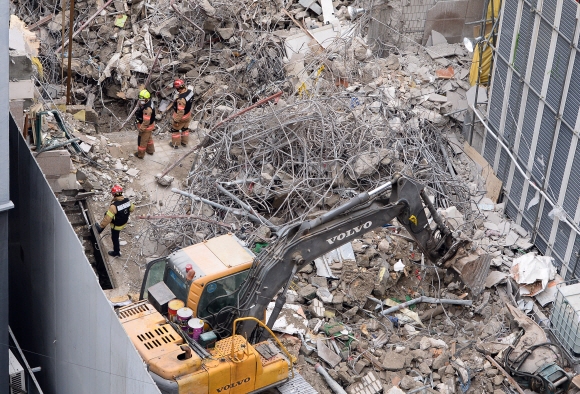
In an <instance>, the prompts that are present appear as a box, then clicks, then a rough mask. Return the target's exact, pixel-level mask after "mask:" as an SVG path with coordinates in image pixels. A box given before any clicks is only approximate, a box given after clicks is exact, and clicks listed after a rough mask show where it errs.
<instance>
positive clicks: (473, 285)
mask: <svg viewBox="0 0 580 394" xmlns="http://www.w3.org/2000/svg"><path fill="white" fill-rule="evenodd" d="M490 263H491V256H490V255H489V254H482V255H468V256H466V257H462V258H459V259H455V260H451V261H450V262H448V264H449V265H448V266H449V267H451V268H453V270H455V271H456V272H457V273H458V274H459V277H460V278H461V280H462V281H463V283H465V285H466V286H467V287H469V289H470V290H471V294H473V297H477V296H478V295H479V294H480V293H481V292H482V291H483V289H484V287H485V280H486V279H487V275H488V274H489V265H490ZM446 265H447V264H446Z"/></svg>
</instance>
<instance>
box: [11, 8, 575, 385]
mask: <svg viewBox="0 0 580 394" xmlns="http://www.w3.org/2000/svg"><path fill="white" fill-rule="evenodd" d="M28 3H30V4H32V3H31V2H30V0H24V3H22V2H21V3H19V4H20V6H19V7H17V8H18V12H19V13H21V15H18V16H19V17H20V19H21V20H22V21H24V23H27V24H29V25H34V30H33V32H32V33H31V32H30V31H28V30H27V29H26V28H25V27H24V25H23V24H22V25H19V24H18V23H17V22H16V21H15V22H14V31H13V24H12V21H11V26H10V48H11V53H10V57H11V67H10V76H11V80H12V79H13V77H12V76H13V75H15V77H14V79H18V80H20V82H22V81H28V82H25V83H27V86H26V89H27V90H24V89H22V92H26V93H27V94H28V93H30V92H32V94H31V95H32V96H33V97H32V98H28V99H27V98H23V97H20V96H19V97H20V98H19V99H18V100H19V102H20V101H24V102H26V101H25V100H29V101H30V102H26V103H27V104H26V106H24V105H23V103H20V104H21V106H20V107H19V108H23V109H25V110H27V111H28V112H27V117H28V122H29V123H27V124H29V125H30V124H32V126H31V127H29V128H28V129H27V130H26V132H27V133H29V134H28V142H29V144H30V146H31V149H32V150H34V151H36V152H41V151H42V153H38V154H37V156H36V157H37V161H38V163H39V165H40V167H41V168H42V169H43V171H44V173H45V175H46V177H47V180H48V181H49V183H50V184H51V186H52V187H53V190H54V191H55V193H57V194H60V195H65V194H68V195H71V194H72V195H76V194H77V193H79V192H81V193H82V192H85V193H88V192H90V193H92V194H91V196H90V197H87V198H88V201H89V204H90V205H92V206H93V207H97V208H98V209H96V210H97V211H99V212H101V210H102V209H103V208H105V207H106V206H107V204H108V203H109V202H110V199H109V197H110V194H109V190H110V188H111V186H113V185H115V184H120V185H123V187H124V188H125V190H126V191H127V195H128V196H129V197H130V198H131V199H132V201H133V202H134V203H135V204H136V205H137V206H138V208H137V209H138V210H140V214H142V215H151V216H153V215H165V217H166V219H162V220H146V219H143V220H141V221H140V223H139V224H138V223H135V221H136V220H134V219H131V221H130V222H129V224H128V226H127V229H126V230H125V231H126V233H125V232H124V236H125V238H124V241H125V242H127V245H126V246H124V248H125V249H129V248H132V249H131V250H132V252H130V253H127V255H128V256H129V257H128V259H129V260H127V259H125V258H124V259H122V260H123V261H122V262H121V261H120V260H121V259H116V260H119V261H116V260H115V261H113V262H110V261H109V264H110V265H111V267H112V268H113V269H112V271H113V272H116V273H118V275H120V281H121V282H122V283H123V284H125V285H126V286H127V288H128V290H127V291H126V292H127V293H129V292H133V293H135V292H138V291H139V290H140V283H141V278H142V275H143V272H142V271H143V267H145V265H146V263H147V262H148V261H150V260H152V259H153V258H158V257H160V256H164V255H166V254H168V253H169V252H170V251H174V250H176V249H177V248H180V247H183V246H188V245H191V244H193V243H197V242H201V241H203V240H207V239H210V238H213V237H214V236H216V235H220V234H224V233H226V232H232V233H234V234H235V235H236V236H237V237H238V238H239V239H240V240H242V241H243V242H245V243H246V245H247V247H248V248H249V249H252V250H253V251H254V253H256V254H257V255H259V253H260V250H261V249H263V248H268V245H269V244H271V243H273V242H276V239H277V237H278V236H279V234H280V230H281V229H282V228H283V226H285V225H290V226H292V225H296V224H299V223H303V222H304V221H305V220H310V219H314V218H317V217H320V216H321V215H323V214H324V213H325V212H328V211H329V210H331V209H333V208H336V207H338V206H340V205H341V204H343V203H344V202H345V201H346V200H348V199H350V198H352V197H353V196H356V195H358V194H359V193H361V192H365V191H368V190H371V189H373V188H375V187H376V186H378V185H381V184H384V183H385V182H386V181H391V180H392V179H393V178H394V176H395V175H396V174H401V175H402V176H407V177H413V178H415V179H417V180H418V181H419V182H421V183H423V184H424V185H425V191H426V192H427V195H428V196H430V198H431V201H432V203H433V205H434V206H435V208H436V209H437V211H438V212H439V213H440V214H441V216H442V218H443V220H444V222H445V224H446V226H448V227H449V228H450V230H451V231H452V232H453V233H454V235H456V236H457V237H458V238H463V239H465V240H468V241H469V243H468V244H467V245H466V246H464V247H462V248H460V249H459V251H458V253H457V255H456V256H455V257H454V258H453V259H452V260H451V261H450V262H449V266H450V267H455V266H464V267H469V266H470V265H472V264H474V263H475V262H476V261H479V260H480V259H482V258H484V257H485V258H486V257H487V256H489V257H490V258H491V265H492V267H491V268H490V272H489V274H487V273H482V279H484V280H485V291H484V292H483V293H482V294H481V295H478V296H477V297H475V296H474V293H473V292H472V291H471V290H470V289H469V288H468V287H466V286H465V285H464V284H463V282H462V281H461V280H460V279H459V277H458V276H457V275H456V273H455V271H454V270H453V269H452V268H450V269H448V270H444V269H443V267H434V266H433V265H432V263H430V262H429V259H428V258H427V257H426V256H425V255H424V254H423V252H422V251H421V250H419V249H418V248H417V245H416V244H415V242H413V241H412V237H411V236H410V235H409V234H407V233H406V231H405V230H404V227H403V226H401V223H400V222H399V221H398V220H405V218H403V217H402V216H401V217H400V218H399V219H395V220H393V221H392V222H390V223H374V224H373V226H374V225H376V226H377V227H376V228H374V229H373V231H370V232H368V233H365V234H363V233H361V234H360V236H359V237H358V238H356V239H354V240H353V241H352V243H349V244H347V245H344V246H342V247H341V248H339V249H337V250H335V251H333V252H330V253H328V254H326V255H324V256H322V257H320V258H317V259H316V260H315V261H314V264H312V262H310V261H309V262H308V263H307V264H306V265H304V266H303V267H301V269H300V270H299V271H298V272H296V273H295V275H294V277H293V278H292V281H291V282H290V283H289V290H288V291H287V293H286V304H285V305H284V307H283V309H282V312H281V314H280V316H279V318H278V320H277V321H276V323H275V325H274V327H273V329H274V330H275V331H276V332H279V333H282V334H283V336H286V337H287V338H291V339H290V340H295V341H296V342H297V346H296V356H298V364H299V367H300V368H301V374H303V375H304V376H305V378H306V379H307V380H309V381H310V380H311V381H312V384H316V382H318V384H317V386H318V387H317V390H318V391H319V392H321V393H322V394H328V393H330V391H329V389H328V387H327V385H326V383H325V381H322V378H321V377H320V375H319V374H316V373H314V374H312V375H309V374H308V373H307V372H308V371H309V370H311V372H312V371H313V370H314V369H313V367H312V366H311V365H309V362H310V361H312V364H314V363H316V362H318V361H321V362H322V361H323V362H324V363H325V365H326V366H328V367H329V369H328V371H325V373H326V374H327V376H328V377H329V379H330V380H326V382H328V384H331V383H332V382H334V383H332V385H334V384H336V385H338V386H339V387H338V388H337V390H338V389H341V390H343V391H344V390H346V392H348V393H349V394H359V393H365V394H366V393H369V394H371V393H379V392H383V393H390V394H398V393H405V392H430V393H459V392H465V391H467V392H473V393H494V392H497V391H498V390H502V387H503V385H504V384H506V383H505V382H504V376H503V374H501V373H499V372H498V370H497V369H496V368H495V367H493V366H492V365H491V364H490V363H489V362H487V361H486V358H485V356H486V355H492V356H494V357H495V356H496V355H497V354H498V353H500V352H502V351H504V350H505V349H506V348H507V347H508V346H509V345H512V344H513V343H514V340H515V338H516V337H517V335H519V333H520V331H519V328H518V327H515V325H513V324H510V322H512V321H513V317H512V314H511V313H510V311H509V308H510V307H513V308H515V305H517V304H518V302H519V303H520V305H522V308H523V309H526V310H531V311H532V312H531V313H534V314H536V312H535V310H536V309H537V306H536V305H535V301H538V303H540V304H541V305H548V304H549V303H550V302H553V300H554V296H555V289H556V286H557V285H559V284H561V282H562V281H563V279H562V278H561V277H557V276H555V268H554V266H553V264H552V261H551V258H549V257H542V256H538V255H537V252H536V251H535V249H534V245H533V243H532V242H531V236H532V234H530V232H529V227H527V225H526V223H525V222H519V223H515V222H513V221H511V220H509V219H507V218H506V216H505V215H504V209H505V207H506V205H505V203H497V201H498V198H499V196H500V191H501V182H500V181H499V179H498V178H497V177H495V175H494V174H493V171H492V170H491V167H490V166H489V165H487V164H486V163H485V160H484V159H483V157H481V155H479V154H477V152H475V150H474V149H473V148H472V147H470V146H469V145H468V144H466V142H465V141H464V138H463V134H462V122H463V120H464V119H463V117H464V113H465V110H466V109H467V107H468V100H471V101H475V91H474V90H472V89H471V86H470V85H469V82H468V75H469V64H468V63H466V62H465V57H466V56H467V53H466V52H465V50H464V49H463V48H462V46H461V45H460V44H451V43H449V42H447V40H446V39H445V37H444V36H443V35H442V34H439V33H438V32H436V31H431V37H430V40H429V41H430V43H431V45H430V46H427V47H418V46H417V47H415V46H411V47H406V48H405V49H403V48H399V47H398V46H399V45H400V42H399V41H400V37H399V38H396V37H394V36H397V37H398V36H400V35H399V34H396V35H394V34H393V33H392V32H390V31H389V32H387V33H385V34H382V33H381V40H383V38H384V40H385V43H386V44H387V45H392V50H389V53H379V52H381V51H379V50H378V49H377V45H378V44H377V41H378V40H377V39H376V38H373V34H375V33H373V32H371V30H373V29H371V28H370V27H369V28H367V27H368V26H367V25H366V23H369V20H368V19H369V18H363V17H358V18H356V16H357V15H355V14H356V13H358V12H359V11H357V9H356V8H352V9H350V10H349V9H348V7H349V6H353V7H354V5H355V3H356V2H354V1H350V0H346V1H334V2H333V1H330V0H290V1H285V2H282V1H267V0H233V1H230V2H214V1H211V0H209V1H208V0H203V1H197V2H179V1H176V2H169V1H166V0H163V1H161V2H159V3H158V4H157V3H156V4H155V6H152V5H151V4H149V3H146V2H141V1H133V2H132V3H126V4H125V3H122V2H114V4H111V5H108V6H106V7H104V8H103V9H102V10H100V8H99V7H100V6H99V5H97V3H94V2H81V3H79V4H77V7H78V8H77V13H75V15H74V19H75V22H76V23H75V26H78V30H77V34H76V35H75V37H74V38H73V45H72V46H73V51H72V53H73V58H72V59H71V63H72V74H73V78H72V95H71V96H72V99H71V102H72V104H71V105H66V97H64V93H63V92H66V89H63V88H62V81H61V78H60V75H61V72H62V71H66V70H61V60H62V53H61V52H63V50H62V49H61V47H63V44H64V42H63V40H62V38H61V34H62V28H63V26H62V25H61V24H62V20H63V14H61V13H58V14H55V15H38V14H34V13H30V12H29V11H28V10H29V9H30V10H32V9H36V8H37V7H36V6H34V7H32V6H27V4H28ZM282 3H283V4H282ZM363 3H364V2H363ZM365 4H366V3H365ZM282 6H284V7H282ZM356 6H357V7H358V6H362V5H361V4H359V3H356ZM389 6H391V5H389ZM118 8H119V9H118ZM97 11H98V12H97ZM396 11H397V12H394V13H393V14H396V13H398V10H396ZM360 12H361V15H362V14H364V10H363V11H360ZM91 15H94V19H91V20H90V21H89V22H88V23H85V22H86V21H87V17H90V16H91ZM377 15H378V14H377ZM353 16H355V17H353ZM64 17H65V21H66V20H67V19H68V18H69V12H68V11H66V10H65V11H64ZM377 18H378V16H377ZM392 18H394V19H396V17H395V16H393V17H392ZM81 19H82V20H81ZM394 19H393V20H392V21H391V22H390V23H393V24H395V25H397V26H398V23H399V22H400V21H396V20H394ZM79 22H80V23H79ZM18 26H20V27H18ZM67 28H68V23H66V26H65V31H66V29H67ZM375 30H376V29H375ZM394 31H397V30H394ZM383 36H384V37H383ZM450 41H451V40H450ZM381 42H382V41H381ZM35 45H36V46H37V48H36V50H37V51H38V53H37V54H35V55H31V52H34V50H35ZM31 47H32V48H31ZM64 50H66V49H64ZM65 53H66V52H65ZM36 56H38V57H39V58H41V59H42V65H41V67H39V66H38V65H36V64H35V63H33V60H31V59H35V58H36ZM65 63H66V62H65ZM40 72H42V73H43V74H42V75H41V74H40ZM178 77H179V78H182V79H184V80H185V81H186V83H187V84H188V85H190V86H191V88H192V91H193V96H194V97H193V103H192V108H194V110H193V111H192V119H193V120H192V122H191V123H190V125H189V128H190V137H189V138H190V141H189V143H188V148H187V151H186V150H184V149H183V148H181V147H179V148H178V149H173V148H170V147H169V145H168V142H169V141H170V139H171V133H170V132H169V130H170V125H171V111H172V110H171V105H172V102H173V100H174V89H173V87H172V83H173V80H174V79H175V78H178ZM14 86H20V85H14ZM143 88H147V89H148V90H149V91H150V92H151V93H152V100H153V103H154V105H155V107H156V110H157V116H156V118H157V119H156V121H157V123H156V127H155V129H154V130H153V140H154V143H155V152H154V156H152V157H150V156H149V155H147V156H146V157H145V159H144V160H140V159H136V158H135V156H133V152H135V150H136V149H137V136H136V133H135V128H134V126H133V119H134V118H133V116H130V114H131V112H132V110H133V109H134V108H135V105H136V100H137V97H138V94H139V91H140V90H141V89H143ZM36 91H41V92H43V93H42V94H39V93H37V92H36ZM478 96H479V97H478V100H477V101H478V102H483V101H486V100H487V96H486V91H485V89H479V90H478ZM15 97H16V96H15ZM48 97H50V99H47V98H48ZM266 97H269V98H271V100H270V101H266V102H261V101H260V100H262V99H264V98H266ZM32 99H34V100H36V102H34V101H33V100H32ZM256 103H258V104H256ZM21 112H22V110H21ZM19 124H20V126H21V127H22V128H23V127H24V116H22V121H19ZM75 139H76V140H75ZM63 144H64V145H63ZM190 147H191V148H193V147H196V148H195V149H190ZM51 149H52V150H51ZM185 152H190V153H191V155H188V156H184V155H185ZM153 159H154V160H153ZM172 165H174V167H173V169H172V170H171V171H172V172H171V175H169V174H168V171H166V169H167V168H169V166H172ZM155 174H157V175H155ZM162 174H163V176H162ZM172 184H179V186H176V188H179V189H183V190H185V191H186V194H187V195H188V196H185V195H181V194H179V195H178V194H174V193H172V192H171V188H169V186H170V185H172ZM216 185H219V187H218V186H216ZM220 188H221V189H220ZM224 190H225V191H226V192H224ZM129 191H130V193H129ZM192 196H193V197H192ZM426 214H427V216H428V218H429V220H430V226H431V228H432V229H434V230H435V229H436V227H437V223H436V222H435V220H433V217H432V216H431V212H430V211H429V210H427V209H426ZM561 215H563V211H561V209H560V210H555V211H554V212H553V216H561ZM135 216H136V215H132V217H135ZM194 216H195V217H196V218H202V219H204V220H197V219H193V217H194ZM145 217H146V216H145ZM206 221H207V222H206ZM125 234H126V235H125ZM528 252H529V253H528ZM480 256H483V257H480ZM128 261H130V262H132V263H134V264H127V262H128ZM115 264H117V265H115ZM119 264H120V265H119ZM133 266H134V267H133ZM476 274H477V273H476ZM514 280H515V281H514ZM482 290H483V289H482ZM522 296H527V297H526V298H522ZM421 297H427V298H430V299H431V300H432V302H434V304H431V303H411V304H404V303H405V302H409V301H412V300H417V299H419V298H421ZM534 297H535V298H534ZM125 300H126V299H125V298H123V300H122V302H124V301H125ZM433 300H434V301H433ZM445 300H452V301H453V302H455V304H458V303H463V305H450V304H445V303H444V301H445ZM430 302H431V301H430ZM401 304H403V305H401ZM402 306H406V308H402ZM272 308H273V303H272V304H270V306H269V309H268V312H269V313H270V312H271V310H272ZM389 308H396V309H397V310H396V311H395V312H393V313H392V314H388V315H385V314H384V313H383V312H384V311H388V309H389ZM546 313H547V312H546ZM517 319H518V322H519V324H520V326H522V327H524V326H525V327H531V325H530V324H529V322H528V321H526V320H525V319H524V318H522V317H521V316H517ZM298 337H299V338H298ZM298 352H300V355H298ZM499 359H500V358H498V360H499ZM484 363H487V364H484ZM321 374H322V373H321ZM324 379H326V376H325V378H324ZM466 387H468V389H467V388H466ZM335 388H336V386H335Z"/></svg>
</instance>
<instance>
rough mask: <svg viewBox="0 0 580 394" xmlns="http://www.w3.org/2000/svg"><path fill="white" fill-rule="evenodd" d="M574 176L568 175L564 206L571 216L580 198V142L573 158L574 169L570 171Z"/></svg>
mask: <svg viewBox="0 0 580 394" xmlns="http://www.w3.org/2000/svg"><path fill="white" fill-rule="evenodd" d="M570 174H572V176H570V177H568V187H567V188H566V195H565V196H564V203H563V204H562V208H564V210H565V211H566V212H568V214H569V215H570V216H571V217H574V214H575V212H576V207H577V206H578V200H579V199H580V177H579V176H578V175H580V144H577V145H576V150H575V153H574V159H573V160H572V169H571V171H570Z"/></svg>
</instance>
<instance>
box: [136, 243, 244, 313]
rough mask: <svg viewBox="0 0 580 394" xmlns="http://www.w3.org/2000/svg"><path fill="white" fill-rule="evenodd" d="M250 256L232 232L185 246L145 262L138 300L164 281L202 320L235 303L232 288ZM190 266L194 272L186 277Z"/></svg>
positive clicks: (239, 281) (239, 283) (238, 282)
mask: <svg viewBox="0 0 580 394" xmlns="http://www.w3.org/2000/svg"><path fill="white" fill-rule="evenodd" d="M254 257H255V255H254V253H252V251H251V250H250V249H248V248H247V247H246V246H245V245H244V244H243V243H242V241H240V240H239V239H238V238H237V237H236V236H235V235H233V234H227V235H222V236H219V237H216V238H213V239H210V240H208V241H204V242H201V243H199V244H195V245H191V246H188V247H186V248H184V249H180V250H178V251H176V252H173V253H172V254H170V255H169V256H166V257H162V258H160V259H157V260H153V261H151V262H150V263H149V264H147V269H146V271H145V276H144V278H143V283H142V285H141V294H140V299H147V298H148V289H149V288H150V287H151V286H153V285H155V284H157V283H159V282H164V283H165V284H166V285H167V287H168V288H169V290H171V292H172V293H173V294H175V297H176V298H179V299H180V300H182V301H183V302H184V303H185V305H186V306H187V307H188V308H191V309H192V310H193V311H194V316H195V317H198V318H200V319H205V318H207V317H209V316H212V315H214V314H216V313H217V312H219V311H220V310H222V309H223V308H224V307H227V306H235V305H236V302H237V298H236V290H237V289H238V288H239V287H240V286H241V284H242V283H243V282H244V281H245V279H246V277H247V275H248V272H249V269H250V267H251V265H252V262H253V260H254ZM190 269H191V270H193V271H194V274H193V279H191V280H188V279H187V271H188V270H190ZM190 276H191V274H190Z"/></svg>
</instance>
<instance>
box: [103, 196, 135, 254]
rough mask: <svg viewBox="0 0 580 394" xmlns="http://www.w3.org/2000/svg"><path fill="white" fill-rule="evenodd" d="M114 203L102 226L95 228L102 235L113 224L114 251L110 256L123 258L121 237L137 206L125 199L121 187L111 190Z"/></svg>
mask: <svg viewBox="0 0 580 394" xmlns="http://www.w3.org/2000/svg"><path fill="white" fill-rule="evenodd" d="M111 194H112V195H113V201H111V206H110V207H109V210H108V211H107V213H106V214H105V217H104V218H103V220H101V224H99V223H95V228H96V229H97V231H98V232H99V234H100V233H102V232H103V230H104V229H105V227H107V226H108V225H109V224H111V240H112V241H113V250H112V251H109V252H108V253H109V256H113V257H119V256H121V246H120V244H119V235H120V234H121V230H123V229H124V228H125V226H126V225H127V222H128V221H129V215H130V214H131V212H133V211H134V210H135V205H134V204H133V203H132V202H131V201H130V200H129V199H128V198H125V197H123V188H122V187H121V186H119V185H115V186H113V188H112V189H111Z"/></svg>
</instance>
